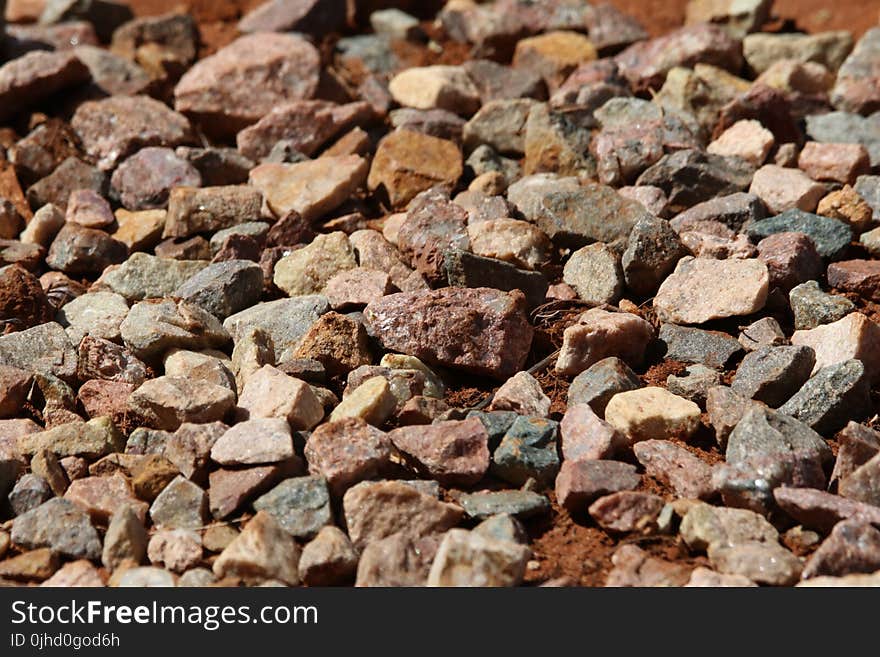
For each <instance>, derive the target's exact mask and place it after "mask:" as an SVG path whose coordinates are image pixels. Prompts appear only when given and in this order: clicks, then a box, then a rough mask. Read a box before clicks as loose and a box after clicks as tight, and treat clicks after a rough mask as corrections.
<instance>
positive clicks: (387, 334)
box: [364, 288, 533, 378]
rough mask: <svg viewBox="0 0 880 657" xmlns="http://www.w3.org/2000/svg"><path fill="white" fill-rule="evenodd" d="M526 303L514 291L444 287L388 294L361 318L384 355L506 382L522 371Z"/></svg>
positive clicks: (528, 334) (528, 337)
mask: <svg viewBox="0 0 880 657" xmlns="http://www.w3.org/2000/svg"><path fill="white" fill-rule="evenodd" d="M525 305H526V304H525V296H524V295H523V294H522V292H520V291H518V290H514V291H513V292H501V291H499V290H495V289H492V288H473V289H470V288H443V289H440V290H430V291H425V292H402V293H400V294H391V295H388V296H386V297H384V298H382V299H380V300H379V301H375V302H373V303H371V304H370V305H368V306H367V308H366V310H364V318H365V320H366V322H367V324H368V327H369V328H371V329H372V331H373V333H374V334H375V335H376V337H377V338H378V339H379V341H380V342H381V343H382V345H383V346H384V347H385V348H386V349H388V350H389V351H396V352H399V353H404V354H407V355H410V356H415V357H417V358H419V359H421V360H423V361H425V362H426V363H431V364H437V365H443V366H446V367H454V368H458V369H462V370H465V371H468V372H473V373H475V374H482V375H486V376H492V377H495V378H506V377H508V376H510V375H512V374H514V373H515V372H518V371H520V370H521V369H522V365H523V364H524V363H525V359H526V357H527V356H528V352H529V349H530V347H531V343H532V334H533V330H532V327H531V325H530V324H529V321H528V318H527V317H526V313H525Z"/></svg>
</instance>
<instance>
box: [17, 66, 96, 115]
mask: <svg viewBox="0 0 880 657" xmlns="http://www.w3.org/2000/svg"><path fill="white" fill-rule="evenodd" d="M88 79H89V70H88V68H86V66H85V64H83V63H82V62H81V61H80V60H79V58H77V56H76V55H74V54H73V53H72V52H64V51H60V52H42V51H35V52H29V53H27V54H25V55H22V56H21V57H18V58H16V59H12V60H11V61H7V62H6V63H5V64H4V65H3V67H2V68H0V103H2V106H3V110H0V118H2V119H3V120H8V119H11V118H13V117H14V116H15V115H16V114H18V113H19V112H21V111H23V110H25V109H27V108H28V107H30V106H32V105H35V104H37V103H39V102H41V101H44V100H46V99H48V98H50V97H51V96H53V95H54V94H56V93H58V92H59V91H63V90H64V89H68V88H71V87H76V86H78V85H80V84H82V83H84V82H87V81H88Z"/></svg>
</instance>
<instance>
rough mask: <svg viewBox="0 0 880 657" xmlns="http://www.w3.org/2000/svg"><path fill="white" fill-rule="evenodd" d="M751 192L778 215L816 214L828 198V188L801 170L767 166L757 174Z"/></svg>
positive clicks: (773, 165) (750, 188) (772, 165)
mask: <svg viewBox="0 0 880 657" xmlns="http://www.w3.org/2000/svg"><path fill="white" fill-rule="evenodd" d="M749 193H750V194H755V195H756V196H758V197H760V199H761V200H762V201H763V202H764V203H765V204H766V205H767V207H768V208H769V209H770V211H771V212H773V213H775V214H781V213H783V212H785V211H786V210H792V209H797V210H802V211H804V212H813V211H815V210H816V207H817V206H818V205H819V201H820V200H821V199H822V197H823V196H824V195H825V187H824V186H823V185H820V184H818V183H816V182H814V181H813V180H811V179H810V178H809V177H808V176H807V175H806V174H805V173H803V172H802V171H799V170H798V169H785V168H782V167H780V166H777V165H775V164H767V165H764V166H763V167H761V168H760V169H758V170H757V171H756V172H755V176H754V178H753V179H752V184H751V186H750V187H749Z"/></svg>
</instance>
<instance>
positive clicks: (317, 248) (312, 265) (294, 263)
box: [273, 231, 357, 297]
mask: <svg viewBox="0 0 880 657" xmlns="http://www.w3.org/2000/svg"><path fill="white" fill-rule="evenodd" d="M355 267H357V261H356V260H355V257H354V251H353V250H352V248H351V244H350V243H349V241H348V236H347V235H346V234H345V233H343V232H339V231H337V232H334V233H329V234H322V235H317V236H316V237H315V239H314V240H313V241H312V242H311V244H308V245H306V246H304V247H303V248H301V249H297V250H295V251H293V252H291V253H290V255H287V256H285V257H283V258H281V260H279V261H278V262H277V263H276V264H275V273H274V278H273V280H274V282H275V285H276V286H278V288H279V289H281V290H284V291H285V292H286V293H287V294H289V295H290V296H292V297H293V296H298V295H304V294H316V293H319V292H321V291H322V290H323V289H324V286H325V285H327V283H328V282H329V281H330V279H331V278H332V277H333V276H334V275H335V274H338V273H339V272H342V271H346V270H349V269H354V268H355Z"/></svg>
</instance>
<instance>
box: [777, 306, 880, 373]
mask: <svg viewBox="0 0 880 657" xmlns="http://www.w3.org/2000/svg"><path fill="white" fill-rule="evenodd" d="M791 343H792V344H794V345H805V346H807V347H812V349H813V351H815V352H816V365H815V366H814V367H813V373H814V374H815V373H816V372H818V371H819V370H820V369H822V368H825V367H828V366H830V365H836V364H837V363H842V362H843V361H846V360H850V359H856V360H860V361H862V363H863V364H864V366H865V371H866V372H867V373H868V377H869V379H870V380H871V381H874V380H875V379H876V377H877V376H878V375H880V327H878V326H877V325H876V324H875V323H874V322H872V321H871V320H870V319H868V318H867V317H865V316H864V315H863V314H861V313H850V314H849V315H846V316H845V317H843V319H839V320H837V321H836V322H831V323H830V324H823V325H821V326H817V327H816V328H814V329H810V330H804V331H795V332H794V335H792V336H791Z"/></svg>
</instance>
